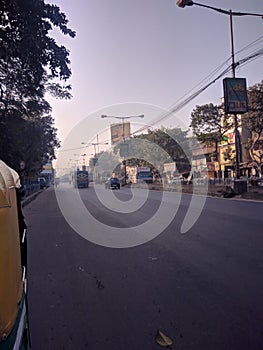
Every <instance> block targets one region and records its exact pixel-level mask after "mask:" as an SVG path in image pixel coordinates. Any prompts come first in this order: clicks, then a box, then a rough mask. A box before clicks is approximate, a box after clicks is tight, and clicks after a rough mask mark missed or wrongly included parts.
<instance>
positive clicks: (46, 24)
mask: <svg viewBox="0 0 263 350" xmlns="http://www.w3.org/2000/svg"><path fill="white" fill-rule="evenodd" d="M54 27H56V28H58V29H59V30H60V31H61V32H62V33H63V34H64V35H69V36H70V37H72V38H73V37H74V36H75V32H74V31H72V30H71V29H69V28H68V20H67V18H66V16H65V14H64V13H62V12H61V11H60V9H59V7H58V6H56V5H51V4H46V3H45V2H44V1H43V0H34V1H32V0H24V1H21V0H2V1H1V5H0V42H1V51H0V133H1V139H0V156H1V159H3V160H4V161H6V162H7V163H8V164H9V165H10V166H13V167H15V168H17V164H19V161H20V160H21V159H23V160H25V161H26V163H27V166H28V167H30V170H31V171H35V172H37V171H39V169H41V167H42V165H43V163H45V162H46V161H47V160H48V159H53V158H54V157H55V154H54V150H55V148H56V147H59V141H58V139H57V130H56V129H55V128H54V126H53V123H54V120H53V117H52V116H51V111H52V110H51V107H50V105H49V103H48V102H47V101H46V100H45V94H46V93H50V94H52V95H53V96H55V97H57V98H71V94H70V91H71V86H70V85H67V84H66V82H67V80H68V79H69V78H70V76H71V70H70V68H69V64H70V61H69V51H68V50H67V49H66V48H65V47H64V46H59V45H58V44H57V43H56V41H55V40H54V39H53V38H52V37H51V36H49V32H50V31H52V30H53V29H54Z"/></svg>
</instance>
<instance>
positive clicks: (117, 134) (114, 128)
mask: <svg viewBox="0 0 263 350" xmlns="http://www.w3.org/2000/svg"><path fill="white" fill-rule="evenodd" d="M110 128H111V144H112V145H114V144H115V143H117V142H120V141H122V140H123V139H125V140H127V139H129V138H130V134H131V127H130V123H129V122H127V123H119V124H112V125H111V127H110Z"/></svg>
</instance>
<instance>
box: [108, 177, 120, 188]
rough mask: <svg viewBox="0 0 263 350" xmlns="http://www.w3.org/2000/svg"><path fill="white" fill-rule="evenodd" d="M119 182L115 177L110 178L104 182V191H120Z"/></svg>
mask: <svg viewBox="0 0 263 350" xmlns="http://www.w3.org/2000/svg"><path fill="white" fill-rule="evenodd" d="M120 187H121V185H120V180H119V179H118V178H117V177H110V178H109V179H108V180H107V181H106V182H105V189H108V190H109V189H113V188H115V189H120Z"/></svg>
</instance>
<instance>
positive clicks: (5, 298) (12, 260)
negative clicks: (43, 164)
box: [0, 161, 30, 350]
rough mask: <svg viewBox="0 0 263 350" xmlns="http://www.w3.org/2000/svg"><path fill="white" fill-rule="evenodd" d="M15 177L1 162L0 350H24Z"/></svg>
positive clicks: (21, 238)
mask: <svg viewBox="0 0 263 350" xmlns="http://www.w3.org/2000/svg"><path fill="white" fill-rule="evenodd" d="M19 187H20V181H19V176H18V174H17V173H16V172H15V171H14V170H13V169H10V168H9V167H8V166H7V165H6V164H5V163H4V162H2V161H0V350H27V349H29V348H30V337H29V327H28V313H27V289H26V269H27V240H26V225H25V223H24V217H23V214H22V209H21V203H20V199H19Z"/></svg>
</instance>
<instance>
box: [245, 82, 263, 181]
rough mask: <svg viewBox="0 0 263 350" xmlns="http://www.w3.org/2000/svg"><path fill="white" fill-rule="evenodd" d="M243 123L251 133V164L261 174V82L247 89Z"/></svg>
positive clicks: (262, 161) (262, 133)
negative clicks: (246, 105)
mask: <svg viewBox="0 0 263 350" xmlns="http://www.w3.org/2000/svg"><path fill="white" fill-rule="evenodd" d="M243 121H244V123H245V124H246V126H247V128H248V129H249V131H250V132H251V137H250V138H249V140H248V145H247V146H248V150H249V154H250V157H251V162H252V164H253V165H254V166H256V167H257V168H258V171H259V173H260V174H261V173H262V171H261V167H262V165H263V80H262V81H261V82H260V83H258V84H255V85H253V86H251V87H250V88H249V89H248V113H246V114H244V116H243Z"/></svg>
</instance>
